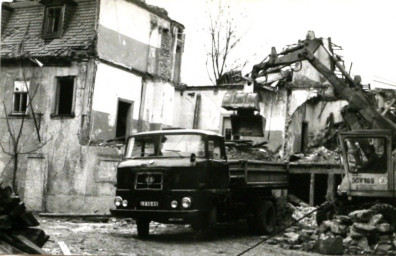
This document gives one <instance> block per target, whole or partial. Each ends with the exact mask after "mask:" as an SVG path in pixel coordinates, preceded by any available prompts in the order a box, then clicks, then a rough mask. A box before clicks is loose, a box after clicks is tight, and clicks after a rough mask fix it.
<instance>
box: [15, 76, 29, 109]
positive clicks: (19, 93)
mask: <svg viewBox="0 0 396 256" xmlns="http://www.w3.org/2000/svg"><path fill="white" fill-rule="evenodd" d="M29 86H30V82H29V81H26V82H25V81H15V82H14V93H13V107H12V113H13V114H26V110H27V106H28V103H29V97H28V93H29Z"/></svg>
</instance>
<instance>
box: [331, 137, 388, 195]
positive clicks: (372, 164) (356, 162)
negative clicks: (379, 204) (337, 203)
mask: <svg viewBox="0 0 396 256" xmlns="http://www.w3.org/2000/svg"><path fill="white" fill-rule="evenodd" d="M339 140H340V146H341V150H342V156H343V157H342V159H343V166H344V170H345V171H344V174H345V175H344V177H343V179H342V182H341V184H340V185H339V187H338V194H339V195H341V196H346V197H348V198H349V199H352V198H354V197H356V198H357V197H358V198H359V199H361V200H366V199H367V198H371V200H372V199H373V198H383V199H386V198H388V199H389V200H392V199H393V198H394V196H395V182H394V181H395V174H394V166H393V161H392V133H391V131H389V130H367V131H364V130H361V131H359V130H358V131H349V132H342V133H340V136H339Z"/></svg>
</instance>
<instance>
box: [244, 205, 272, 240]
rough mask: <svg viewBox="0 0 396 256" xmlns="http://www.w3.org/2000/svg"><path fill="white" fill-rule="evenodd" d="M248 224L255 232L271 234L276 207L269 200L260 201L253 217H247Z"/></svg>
mask: <svg viewBox="0 0 396 256" xmlns="http://www.w3.org/2000/svg"><path fill="white" fill-rule="evenodd" d="M247 221H248V226H249V229H250V230H251V231H253V232H254V233H257V234H271V233H273V232H274V231H275V223H276V209H275V206H274V203H273V202H271V201H260V202H259V203H258V204H257V207H256V208H255V212H254V214H253V217H250V218H248V220H247Z"/></svg>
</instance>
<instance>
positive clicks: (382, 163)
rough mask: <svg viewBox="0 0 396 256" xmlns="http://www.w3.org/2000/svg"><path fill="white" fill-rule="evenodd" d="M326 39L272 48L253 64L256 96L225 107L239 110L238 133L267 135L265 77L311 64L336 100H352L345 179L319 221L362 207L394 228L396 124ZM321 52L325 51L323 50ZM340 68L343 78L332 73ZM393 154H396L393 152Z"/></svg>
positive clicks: (345, 113)
mask: <svg viewBox="0 0 396 256" xmlns="http://www.w3.org/2000/svg"><path fill="white" fill-rule="evenodd" d="M325 42H326V41H325V40H324V39H322V38H316V37H315V36H314V34H313V32H308V35H307V38H306V39H305V40H302V41H299V42H298V44H297V45H296V46H293V47H291V48H288V49H286V50H284V51H282V52H280V53H277V52H276V49H275V48H274V47H273V48H272V51H271V54H270V55H269V57H268V58H267V60H266V61H263V62H261V63H259V64H257V65H254V66H253V69H252V72H251V76H250V78H249V79H250V81H251V82H252V83H253V92H252V93H234V94H229V95H226V96H225V97H224V98H223V104H222V105H223V107H224V108H225V109H228V110H234V111H236V114H234V115H233V116H231V121H233V122H231V125H232V129H233V132H234V131H235V133H236V134H237V135H245V136H263V134H264V130H263V129H261V128H262V127H264V125H265V118H264V117H262V116H261V115H260V114H259V113H257V112H259V111H260V109H259V104H258V102H259V101H260V94H259V93H258V91H259V90H260V84H259V83H258V82H257V81H259V80H260V78H261V77H267V76H269V75H270V74H273V73H276V72H280V71H281V70H282V69H284V68H285V67H288V66H290V65H293V64H296V63H300V64H301V62H302V61H308V62H309V63H310V64H311V65H312V66H313V67H314V68H315V69H316V70H317V71H318V72H319V73H320V74H321V75H322V76H323V77H324V78H326V79H327V81H328V82H329V83H330V84H331V86H332V87H333V89H334V92H335V94H336V95H337V97H338V98H340V99H343V100H345V101H347V102H348V104H347V105H346V106H345V107H344V108H343V109H342V110H341V115H342V117H343V119H344V122H345V124H346V126H347V127H348V131H343V132H340V133H339V134H338V146H339V148H340V152H341V163H342V166H343V175H342V176H343V177H342V181H341V184H339V185H338V188H337V196H336V197H337V198H336V201H335V202H331V203H330V202H326V203H325V204H326V205H325V206H324V207H320V211H318V212H317V222H318V223H320V222H322V221H323V220H325V219H328V218H330V217H331V216H332V215H333V214H335V213H337V214H345V213H347V212H349V211H351V210H354V209H359V208H362V207H365V208H367V207H372V206H374V205H375V207H377V208H380V209H376V210H379V211H382V212H383V213H384V216H386V217H387V218H389V219H390V221H391V222H392V223H393V224H394V225H393V226H394V227H395V228H396V225H395V224H396V215H395V210H394V209H395V208H394V206H396V200H395V196H396V194H395V193H396V177H395V176H396V175H395V171H396V151H395V148H396V137H395V135H396V123H395V121H394V120H395V119H394V116H393V115H392V113H390V112H391V111H389V110H390V109H389V108H390V106H387V107H388V108H387V109H385V110H379V109H378V108H377V107H376V104H375V102H374V101H373V99H372V98H371V97H370V96H369V95H368V93H367V92H366V91H365V90H364V89H363V88H362V86H361V84H360V81H359V79H357V78H356V77H355V78H352V77H351V76H350V74H349V73H348V72H347V71H346V70H345V68H344V66H343V63H342V62H341V61H342V59H341V57H339V56H337V55H336V54H334V53H333V52H332V51H331V50H330V49H328V48H327V45H326V44H325ZM319 48H321V49H324V50H325V52H326V53H327V54H328V55H329V57H330V60H331V62H332V63H333V65H334V68H329V67H328V65H327V66H326V65H325V64H323V63H322V62H321V61H320V60H319V58H318V57H316V56H315V53H316V51H317V50H318V49H319ZM322 52H323V51H322ZM335 68H338V70H339V71H340V72H341V74H342V76H341V77H340V76H339V75H337V74H336V73H335V72H334V70H335ZM394 152H395V153H394Z"/></svg>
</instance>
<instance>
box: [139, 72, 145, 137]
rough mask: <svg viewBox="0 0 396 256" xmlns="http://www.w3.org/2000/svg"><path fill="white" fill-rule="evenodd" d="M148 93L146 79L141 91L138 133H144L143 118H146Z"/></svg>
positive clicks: (143, 81)
mask: <svg viewBox="0 0 396 256" xmlns="http://www.w3.org/2000/svg"><path fill="white" fill-rule="evenodd" d="M146 91H147V86H146V81H145V79H144V78H142V87H141V90H140V105H139V120H138V132H142V131H143V126H144V120H143V117H144V106H145V102H146Z"/></svg>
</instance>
